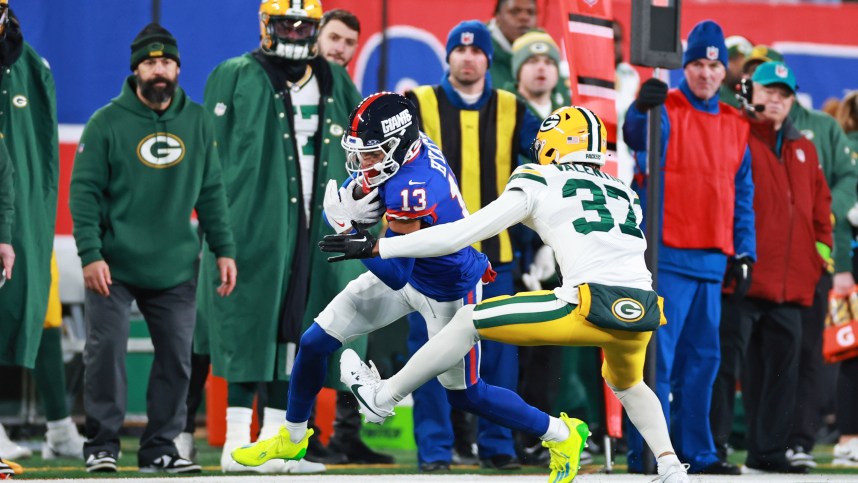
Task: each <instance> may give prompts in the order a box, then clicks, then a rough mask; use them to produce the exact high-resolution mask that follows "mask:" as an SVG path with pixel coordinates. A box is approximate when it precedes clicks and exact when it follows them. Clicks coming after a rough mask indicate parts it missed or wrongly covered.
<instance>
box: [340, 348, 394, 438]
mask: <svg viewBox="0 0 858 483" xmlns="http://www.w3.org/2000/svg"><path fill="white" fill-rule="evenodd" d="M370 364H371V366H367V365H366V364H364V363H363V361H362V360H361V359H360V357H359V356H358V355H357V352H355V351H353V350H352V349H346V350H345V351H343V355H342V356H340V381H342V383H343V384H345V385H346V387H347V388H349V389H350V390H351V391H352V394H354V395H355V398H357V400H358V405H359V406H360V412H361V414H363V415H364V417H365V418H366V422H368V423H376V424H381V423H383V422H384V420H385V419H387V418H389V417H391V416H393V415H394V412H393V406H391V407H390V408H383V407H380V406H378V405H376V403H375V394H376V392H378V387H379V384H381V376H380V375H379V374H378V370H377V369H376V368H375V364H373V363H372V361H370Z"/></svg>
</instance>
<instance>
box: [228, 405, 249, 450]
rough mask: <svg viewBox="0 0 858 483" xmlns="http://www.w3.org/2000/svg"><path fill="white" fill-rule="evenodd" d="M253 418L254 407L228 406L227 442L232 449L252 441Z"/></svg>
mask: <svg viewBox="0 0 858 483" xmlns="http://www.w3.org/2000/svg"><path fill="white" fill-rule="evenodd" d="M252 420H253V409H251V408H243V407H231V408H226V441H227V442H226V443H224V450H226V449H227V447H231V448H228V449H229V450H230V451H231V450H232V449H235V448H237V447H239V446H242V445H245V444H247V443H250V422H251V421H252Z"/></svg>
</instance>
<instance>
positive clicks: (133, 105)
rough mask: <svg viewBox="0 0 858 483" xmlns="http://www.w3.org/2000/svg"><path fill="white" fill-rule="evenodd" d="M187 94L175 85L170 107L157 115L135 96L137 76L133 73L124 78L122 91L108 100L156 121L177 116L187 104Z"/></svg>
mask: <svg viewBox="0 0 858 483" xmlns="http://www.w3.org/2000/svg"><path fill="white" fill-rule="evenodd" d="M187 100H188V99H187V96H185V91H184V90H182V87H181V86H178V85H177V86H176V92H175V93H174V94H173V101H172V102H171V103H170V107H168V108H167V110H166V111H164V114H162V115H160V116H159V115H158V113H157V112H155V111H153V110H152V109H151V108H149V107H148V106H147V105H146V104H143V101H141V100H140V98H138V97H137V77H136V76H134V75H129V76H128V77H126V78H125V83H124V84H123V85H122V91H121V92H120V93H119V95H118V96H116V97H114V98H113V99H111V100H110V103H111V104H116V105H117V106H119V107H121V108H123V109H125V110H127V111H129V112H131V113H132V114H134V115H137V116H140V117H143V118H146V119H152V120H156V121H170V120H173V119H175V118H176V117H178V115H179V114H181V113H182V110H183V109H184V108H185V106H186V105H187Z"/></svg>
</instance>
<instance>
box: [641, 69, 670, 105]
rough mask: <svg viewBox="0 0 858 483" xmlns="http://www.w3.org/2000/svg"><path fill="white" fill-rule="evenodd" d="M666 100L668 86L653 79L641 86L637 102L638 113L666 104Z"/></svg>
mask: <svg viewBox="0 0 858 483" xmlns="http://www.w3.org/2000/svg"><path fill="white" fill-rule="evenodd" d="M665 100H667V84H665V83H664V82H662V81H661V80H659V79H656V78H655V77H653V78H651V79H647V81H646V82H644V83H643V84H642V85H641V90H640V91H639V92H638V98H637V99H636V100H635V107H637V109H638V111H641V112H646V111H647V110H649V109H651V108H653V107H657V106H660V105H662V104H664V101H665Z"/></svg>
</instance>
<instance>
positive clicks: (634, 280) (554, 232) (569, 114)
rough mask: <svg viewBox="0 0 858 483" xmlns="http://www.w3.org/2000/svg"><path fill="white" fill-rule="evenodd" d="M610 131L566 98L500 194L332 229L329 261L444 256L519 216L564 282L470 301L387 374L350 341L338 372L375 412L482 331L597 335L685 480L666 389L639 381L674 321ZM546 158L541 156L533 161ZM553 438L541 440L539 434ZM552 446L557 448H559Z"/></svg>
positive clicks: (527, 339)
mask: <svg viewBox="0 0 858 483" xmlns="http://www.w3.org/2000/svg"><path fill="white" fill-rule="evenodd" d="M605 136H606V132H605V127H604V125H603V124H602V122H601V120H600V119H599V117H598V116H596V115H595V114H594V113H593V112H592V111H590V110H589V109H586V108H583V107H576V106H571V107H562V108H560V109H557V110H556V111H554V112H553V113H552V114H551V115H550V116H549V117H548V118H546V119H545V120H544V121H543V122H542V125H541V126H540V130H539V133H538V134H537V136H536V140H535V141H534V143H533V148H532V152H533V153H532V154H533V160H534V164H527V165H523V166H520V167H519V168H518V169H516V170H515V172H514V173H513V174H512V176H511V177H510V179H509V181H508V183H507V186H506V189H505V191H504V192H503V194H501V196H500V197H499V198H498V199H497V200H496V201H494V202H492V203H490V204H489V205H487V206H485V207H483V208H482V209H481V210H479V211H477V212H476V213H474V214H472V215H471V216H469V217H467V218H464V219H462V220H459V221H457V222H454V223H449V224H446V225H441V226H437V227H432V228H428V229H425V230H420V231H419V232H415V233H412V234H408V235H405V236H400V237H396V238H389V239H388V238H385V239H382V240H375V239H374V238H373V237H372V235H370V234H369V233H366V232H363V231H361V232H359V233H356V234H351V235H331V236H328V237H326V238H325V240H324V241H323V242H321V243H320V246H321V248H322V250H323V251H327V252H340V253H343V255H340V256H337V257H332V259H329V260H331V261H337V260H341V259H346V258H364V257H371V256H374V255H380V256H381V257H382V258H395V257H431V256H438V255H442V254H446V253H450V252H452V251H455V250H458V249H460V248H462V247H465V246H468V245H470V244H472V243H474V242H477V241H480V240H484V239H486V238H488V237H490V236H493V235H495V234H497V233H498V232H500V231H501V230H503V229H505V228H507V227H509V226H511V225H514V224H516V223H519V222H521V223H524V224H525V225H527V226H528V227H530V228H532V229H534V230H535V231H536V232H537V233H539V236H540V237H542V240H543V241H544V242H545V244H547V245H549V246H550V247H552V248H553V249H554V253H555V257H556V259H557V263H558V265H559V267H560V273H561V275H562V282H563V283H562V285H561V286H560V287H558V288H557V289H555V290H554V291H538V292H524V293H519V294H516V295H514V296H503V297H497V298H493V299H489V300H485V301H483V302H482V303H480V304H477V305H467V306H465V307H463V308H462V309H460V310H459V312H457V314H456V315H455V317H454V318H453V320H452V321H451V322H450V323H449V324H448V325H447V326H446V327H445V328H444V329H443V330H442V331H441V332H440V333H439V334H438V335H437V336H435V337H433V338H432V339H430V341H429V342H428V343H427V344H426V345H424V346H423V348H421V349H420V350H419V351H418V352H417V353H416V354H415V355H414V356H413V357H412V358H411V360H409V361H408V364H406V366H405V367H404V368H403V369H402V370H400V371H399V372H398V373H397V374H396V375H394V376H393V377H391V378H390V379H387V380H381V379H380V378H379V376H378V373H377V372H375V371H373V370H371V369H370V368H369V367H368V366H367V365H366V364H364V363H363V361H361V360H360V359H359V358H358V357H357V355H356V354H355V353H353V352H351V353H349V352H346V353H344V354H343V356H342V358H341V360H340V361H341V362H340V369H341V375H340V377H341V379H342V380H343V382H344V383H345V384H346V385H347V386H349V387H351V388H352V390H353V391H354V392H355V393H356V395H358V400H359V401H360V403H361V406H362V407H361V412H363V413H364V414H365V415H366V416H367V420H368V421H370V422H379V423H380V422H383V421H384V419H383V418H378V417H377V415H378V414H390V411H391V410H392V409H393V407H394V406H395V405H396V403H397V402H399V401H400V400H402V399H403V398H404V397H405V396H406V395H408V394H410V393H411V392H412V391H413V390H414V389H416V388H417V387H419V386H420V385H421V384H423V383H424V382H426V381H428V380H429V379H431V378H432V377H435V376H436V375H438V374H440V373H442V372H444V371H445V370H446V369H448V368H449V367H450V366H452V365H453V364H455V363H457V362H458V361H460V360H461V359H462V357H463V356H464V354H465V353H467V352H468V350H469V349H470V348H471V346H472V345H474V344H475V343H477V342H479V341H480V340H482V339H488V340H496V341H500V342H505V343H508V344H517V345H568V346H597V347H601V348H602V349H603V350H604V353H605V362H604V364H603V366H602V375H603V376H604V378H605V380H606V381H607V383H608V385H609V386H610V387H611V389H612V390H613V391H614V393H615V394H616V395H617V397H618V398H619V400H620V402H622V404H623V406H624V407H625V409H626V412H627V413H628V415H629V419H631V421H632V423H634V425H635V426H636V427H637V428H638V429H639V430H640V432H641V433H642V434H643V436H644V438H645V439H646V442H647V444H648V445H649V446H650V448H651V449H652V450H653V453H654V454H655V455H656V456H657V457H658V473H659V475H660V481H662V482H670V483H676V482H686V481H688V476H687V473H686V466H685V465H683V464H681V463H680V461H679V459H678V457H677V456H676V454H675V452H674V450H673V446H672V444H671V442H670V436H669V435H668V430H667V423H666V422H665V419H664V413H663V411H662V408H661V405H660V403H659V400H658V398H657V397H656V396H655V394H654V393H653V392H652V390H651V389H650V388H649V387H647V386H646V384H644V383H643V367H644V359H645V353H646V346H647V343H648V342H649V339H650V337H651V335H652V332H653V331H654V330H655V329H657V328H658V327H659V326H660V325H662V324H664V323H666V321H665V320H664V317H663V316H662V310H661V305H662V300H661V299H660V297H658V295H657V294H656V293H655V292H654V291H653V290H652V277H651V274H650V272H649V270H648V269H647V268H646V265H645V263H644V251H645V250H646V241H645V240H644V236H643V233H642V232H641V230H640V228H639V225H640V222H641V218H642V214H641V209H640V202H639V200H638V198H637V195H636V194H635V193H634V191H632V190H631V189H629V188H628V187H627V186H626V185H624V184H623V183H622V182H621V181H620V180H618V179H617V178H614V177H613V176H610V175H608V174H605V173H602V172H601V170H600V168H601V166H602V165H604V163H605V150H606V144H607V143H606V139H605ZM537 163H538V164H537ZM543 444H545V443H543ZM550 449H552V451H551V452H552V453H554V451H555V450H554V449H553V448H550ZM576 473H577V468H574V469H571V468H568V467H567V468H562V467H559V466H558V465H556V464H554V456H553V455H552V465H551V475H550V477H549V481H551V482H568V481H572V479H573V478H574V477H575V474H576Z"/></svg>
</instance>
